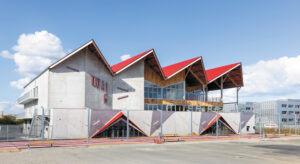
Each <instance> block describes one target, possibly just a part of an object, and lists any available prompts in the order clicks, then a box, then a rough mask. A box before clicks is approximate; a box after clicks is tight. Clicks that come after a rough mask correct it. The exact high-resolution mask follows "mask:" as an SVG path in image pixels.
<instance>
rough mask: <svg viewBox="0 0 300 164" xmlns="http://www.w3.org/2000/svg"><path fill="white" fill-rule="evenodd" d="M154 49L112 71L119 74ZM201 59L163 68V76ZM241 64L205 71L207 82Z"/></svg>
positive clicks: (125, 61) (128, 60)
mask: <svg viewBox="0 0 300 164" xmlns="http://www.w3.org/2000/svg"><path fill="white" fill-rule="evenodd" d="M152 51H153V49H151V50H148V51H145V52H143V53H141V54H138V55H136V56H134V57H131V58H129V59H127V60H124V61H122V62H120V63H118V64H115V65H113V66H111V69H112V71H113V72H115V73H116V72H118V71H120V70H122V69H123V68H125V67H126V66H128V65H130V64H132V63H134V62H136V61H137V60H138V59H141V58H143V57H145V56H147V55H148V54H150V52H152ZM200 59H201V57H195V58H192V59H189V60H185V61H182V62H179V63H176V64H172V65H168V66H165V67H162V68H161V70H162V72H163V76H164V77H165V78H168V77H170V76H172V75H174V74H175V73H178V72H179V71H181V70H182V69H184V68H186V67H187V66H189V65H191V64H193V63H194V62H196V61H198V60H200ZM240 64H241V63H240V62H239V63H234V64H230V65H225V66H221V67H217V68H213V69H208V70H206V71H205V73H206V77H207V82H211V81H214V80H215V79H217V78H219V77H220V76H222V75H224V74H226V73H227V72H228V71H230V70H232V69H233V68H235V67H237V66H239V65H240Z"/></svg>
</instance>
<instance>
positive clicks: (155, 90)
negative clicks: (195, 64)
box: [144, 80, 185, 100]
mask: <svg viewBox="0 0 300 164" xmlns="http://www.w3.org/2000/svg"><path fill="white" fill-rule="evenodd" d="M144 93H145V98H150V99H168V100H184V99H185V82H180V83H177V84H173V85H169V86H167V87H161V86H158V85H155V84H153V83H151V82H149V81H147V80H145V92H144Z"/></svg>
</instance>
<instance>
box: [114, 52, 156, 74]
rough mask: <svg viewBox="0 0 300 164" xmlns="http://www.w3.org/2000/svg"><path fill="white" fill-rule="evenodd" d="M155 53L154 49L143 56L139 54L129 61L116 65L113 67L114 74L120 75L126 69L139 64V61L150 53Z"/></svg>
mask: <svg viewBox="0 0 300 164" xmlns="http://www.w3.org/2000/svg"><path fill="white" fill-rule="evenodd" d="M152 52H153V49H151V50H148V51H145V52H143V53H141V54H138V55H136V56H134V57H131V58H129V59H127V60H124V61H122V62H120V63H118V64H115V65H113V66H111V70H112V71H113V72H114V73H120V72H121V71H123V70H124V69H126V68H128V67H129V66H131V65H132V64H134V63H136V62H138V61H139V60H141V59H143V58H144V57H146V56H147V55H149V54H150V53H152Z"/></svg>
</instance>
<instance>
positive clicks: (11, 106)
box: [0, 101, 24, 114]
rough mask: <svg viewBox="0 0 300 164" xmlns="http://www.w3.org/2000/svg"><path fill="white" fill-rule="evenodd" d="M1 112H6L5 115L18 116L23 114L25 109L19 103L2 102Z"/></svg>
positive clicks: (0, 105) (0, 103) (0, 104)
mask: <svg viewBox="0 0 300 164" xmlns="http://www.w3.org/2000/svg"><path fill="white" fill-rule="evenodd" d="M0 112H1V113H2V112H4V114H17V113H23V112H24V108H23V105H20V104H17V103H11V102H7V101H2V102H0Z"/></svg>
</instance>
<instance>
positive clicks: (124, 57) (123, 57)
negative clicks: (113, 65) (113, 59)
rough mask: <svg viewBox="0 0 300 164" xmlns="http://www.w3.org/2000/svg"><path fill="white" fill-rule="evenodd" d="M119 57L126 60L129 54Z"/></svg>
mask: <svg viewBox="0 0 300 164" xmlns="http://www.w3.org/2000/svg"><path fill="white" fill-rule="evenodd" d="M120 58H121V60H122V61H124V60H127V59H129V58H130V54H124V55H122V56H121V57H120Z"/></svg>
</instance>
